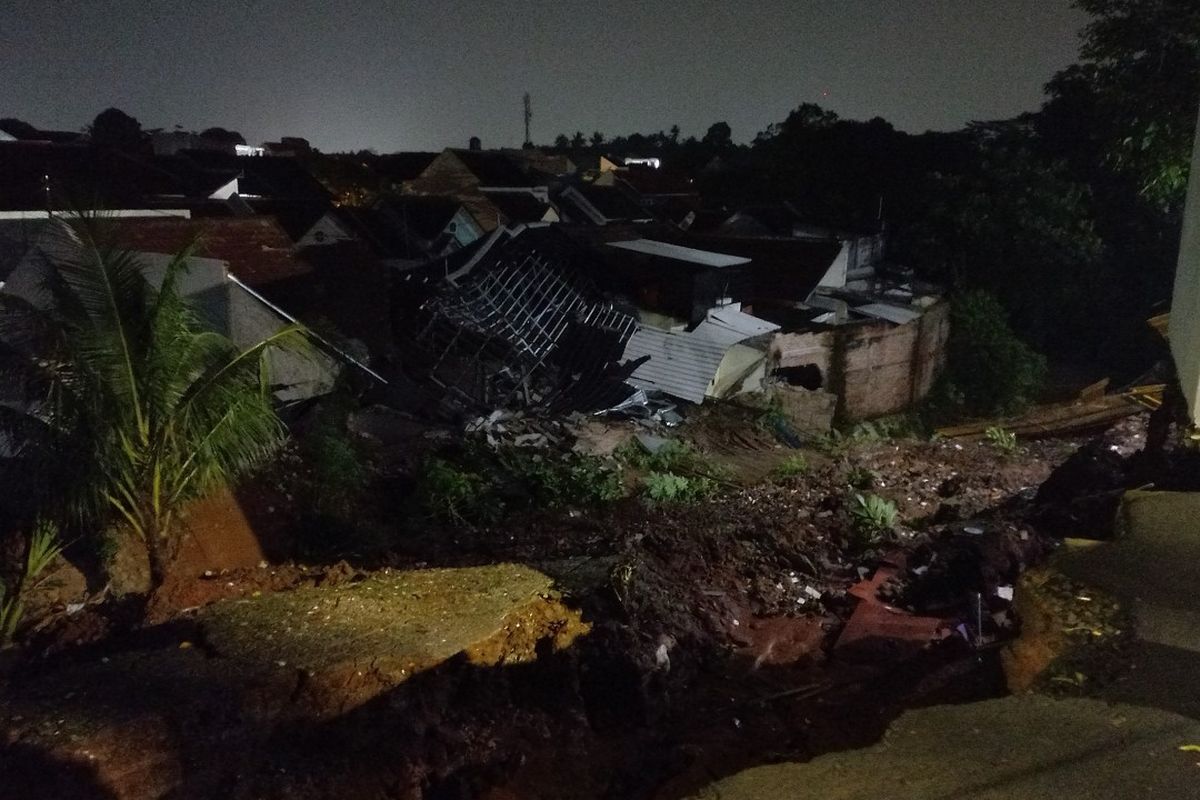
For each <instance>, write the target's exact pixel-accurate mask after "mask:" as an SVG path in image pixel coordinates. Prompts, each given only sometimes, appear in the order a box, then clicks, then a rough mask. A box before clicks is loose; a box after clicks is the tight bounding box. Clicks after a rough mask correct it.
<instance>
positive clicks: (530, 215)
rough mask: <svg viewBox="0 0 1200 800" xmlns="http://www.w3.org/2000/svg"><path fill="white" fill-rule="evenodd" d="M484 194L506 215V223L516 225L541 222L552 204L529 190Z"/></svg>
mask: <svg viewBox="0 0 1200 800" xmlns="http://www.w3.org/2000/svg"><path fill="white" fill-rule="evenodd" d="M483 196H484V197H486V198H487V199H488V202H490V203H491V204H492V205H494V206H495V207H496V208H497V209H499V211H500V213H501V214H503V215H504V221H505V223H506V224H509V225H514V224H517V223H521V222H541V221H542V220H544V219H545V217H546V212H548V211H549V210H550V204H549V203H544V202H542V201H541V200H539V199H538V198H536V197H534V196H533V195H532V194H530V193H529V192H495V191H487V192H483Z"/></svg>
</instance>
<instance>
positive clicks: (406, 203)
mask: <svg viewBox="0 0 1200 800" xmlns="http://www.w3.org/2000/svg"><path fill="white" fill-rule="evenodd" d="M462 205H463V204H462V201H460V200H458V199H456V198H454V197H442V196H437V195H400V196H389V197H385V198H383V199H381V200H380V201H379V202H378V203H377V204H376V208H378V209H379V210H380V211H382V212H384V213H385V214H386V215H387V217H388V218H389V219H390V220H391V222H392V225H393V227H395V228H397V229H398V230H399V231H401V232H403V231H409V232H410V233H412V234H415V235H416V236H417V237H419V238H421V239H425V240H432V239H434V238H436V237H437V236H438V235H439V234H440V233H441V232H442V231H443V230H445V229H446V226H447V225H448V224H450V221H451V220H452V219H454V215H455V214H457V213H458V211H459V209H460V208H462Z"/></svg>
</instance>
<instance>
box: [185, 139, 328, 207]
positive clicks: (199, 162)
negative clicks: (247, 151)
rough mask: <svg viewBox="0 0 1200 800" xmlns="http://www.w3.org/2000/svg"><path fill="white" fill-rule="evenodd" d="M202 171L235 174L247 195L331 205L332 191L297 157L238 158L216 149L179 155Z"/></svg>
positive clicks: (240, 188)
mask: <svg viewBox="0 0 1200 800" xmlns="http://www.w3.org/2000/svg"><path fill="white" fill-rule="evenodd" d="M175 158H178V159H180V160H182V161H186V162H188V163H189V164H190V165H191V166H193V167H194V168H197V169H199V170H203V171H208V172H216V173H219V174H232V175H233V176H235V177H237V178H238V193H239V194H241V195H243V196H257V197H266V198H271V199H275V200H291V201H303V202H311V203H322V202H324V203H326V204H327V203H328V202H329V199H330V195H329V192H328V191H327V190H326V189H325V187H324V186H322V185H321V182H320V181H318V180H317V179H316V178H314V177H313V175H312V173H310V172H309V171H308V170H307V169H305V168H304V165H303V164H301V163H300V162H299V161H297V160H296V159H294V158H283V157H279V156H238V155H233V154H231V153H223V152H220V151H216V150H184V151H181V153H180V154H179V155H178V156H176V157H175Z"/></svg>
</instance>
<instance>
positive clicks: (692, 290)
mask: <svg viewBox="0 0 1200 800" xmlns="http://www.w3.org/2000/svg"><path fill="white" fill-rule="evenodd" d="M603 251H604V253H605V261H606V262H607V266H608V269H609V271H610V277H609V281H610V283H609V288H610V289H611V290H616V291H618V292H620V293H622V294H624V295H626V296H627V297H630V298H631V299H633V301H634V302H635V303H636V304H637V306H638V308H640V309H644V310H646V311H649V312H652V313H653V314H655V315H657V316H658V318H659V319H661V318H663V317H665V318H668V319H673V320H678V321H681V322H682V323H683V324H686V325H694V324H698V323H700V322H702V321H703V320H704V318H705V317H706V316H707V314H708V311H709V309H711V308H713V307H716V306H721V305H725V304H728V303H731V302H735V301H741V300H743V299H746V296H747V294H748V293H749V290H750V285H749V275H748V273H747V265H749V264H750V259H749V258H744V257H742V256H736V255H729V254H726V253H718V252H714V251H711V250H700V249H698V248H695V247H687V246H683V245H678V244H673V243H671V242H664V241H657V240H653V239H631V240H627V241H615V242H609V243H608V244H607V245H606V246H605V247H604V248H603Z"/></svg>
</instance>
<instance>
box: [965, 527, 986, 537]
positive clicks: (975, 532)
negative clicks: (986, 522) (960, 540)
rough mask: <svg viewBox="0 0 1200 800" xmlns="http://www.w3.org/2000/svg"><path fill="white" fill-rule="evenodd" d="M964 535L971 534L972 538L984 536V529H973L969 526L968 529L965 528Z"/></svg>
mask: <svg viewBox="0 0 1200 800" xmlns="http://www.w3.org/2000/svg"><path fill="white" fill-rule="evenodd" d="M963 533H969V534H971V535H972V536H982V535H983V528H975V527H972V526H968V527H966V528H963Z"/></svg>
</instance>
